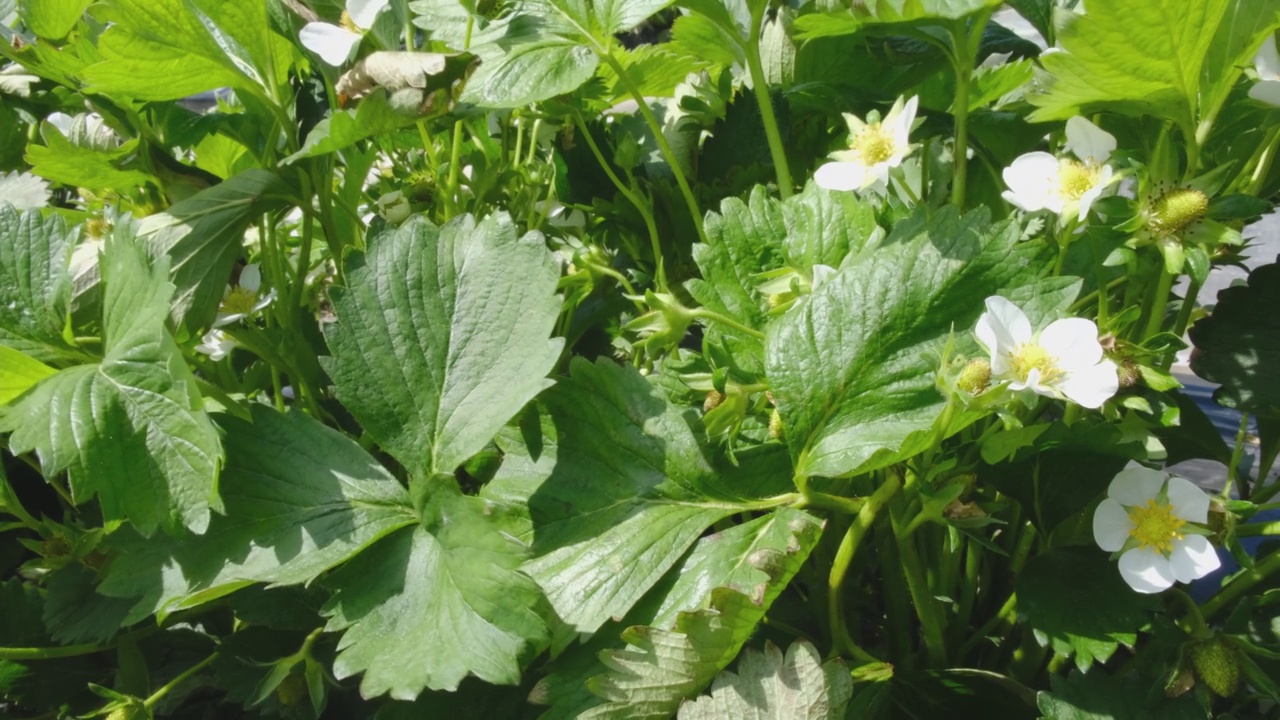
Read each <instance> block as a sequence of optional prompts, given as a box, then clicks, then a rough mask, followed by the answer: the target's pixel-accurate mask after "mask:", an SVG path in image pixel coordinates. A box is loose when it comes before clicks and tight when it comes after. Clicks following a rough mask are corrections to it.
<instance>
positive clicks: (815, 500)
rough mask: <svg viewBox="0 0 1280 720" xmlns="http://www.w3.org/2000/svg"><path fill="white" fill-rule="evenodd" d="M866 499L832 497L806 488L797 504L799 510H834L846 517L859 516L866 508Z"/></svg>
mask: <svg viewBox="0 0 1280 720" xmlns="http://www.w3.org/2000/svg"><path fill="white" fill-rule="evenodd" d="M866 504H867V501H866V500H865V499H858V498H847V497H842V496H840V495H831V494H829V493H824V492H818V491H817V490H810V489H808V488H805V492H804V494H803V495H802V496H801V500H800V502H798V503H796V505H795V507H797V508H807V507H814V508H821V509H823V510H833V511H835V512H839V513H844V514H846V515H857V514H858V513H859V512H861V511H862V508H864V507H866Z"/></svg>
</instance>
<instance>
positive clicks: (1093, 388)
mask: <svg viewBox="0 0 1280 720" xmlns="http://www.w3.org/2000/svg"><path fill="white" fill-rule="evenodd" d="M986 306H987V311H986V312H985V313H983V314H982V317H980V318H978V325H977V327H976V328H975V330H974V334H976V335H977V336H978V342H979V343H980V344H981V345H982V347H983V348H984V349H985V350H986V351H987V352H988V354H989V355H990V362H991V383H992V384H993V385H994V384H999V383H1007V384H1008V388H1009V389H1010V390H1013V391H1015V392H1017V391H1022V390H1029V391H1031V392H1033V393H1035V394H1037V395H1043V396H1045V397H1051V398H1059V399H1064V398H1065V399H1067V400H1070V401H1071V402H1074V403H1075V404H1077V405H1080V406H1081V407H1086V408H1090V409H1097V408H1099V407H1102V404H1103V403H1105V402H1106V401H1107V400H1108V399H1109V398H1110V397H1111V396H1112V395H1115V394H1116V391H1117V390H1119V389H1120V377H1119V373H1118V372H1117V370H1116V365H1115V363H1113V362H1111V361H1110V360H1106V359H1104V358H1103V357H1102V345H1101V344H1099V342H1098V326H1097V325H1094V324H1093V322H1092V321H1090V320H1085V319H1083V318H1066V319H1063V320H1055V321H1053V322H1051V323H1049V325H1047V326H1046V327H1045V328H1044V329H1043V330H1041V331H1040V332H1038V333H1037V332H1033V331H1032V328H1031V321H1030V320H1028V319H1027V316H1026V314H1025V313H1023V312H1022V310H1021V309H1019V308H1018V306H1017V305H1014V304H1013V303H1012V302H1009V301H1008V300H1006V299H1005V298H1002V297H999V296H995V297H989V298H987V302H986Z"/></svg>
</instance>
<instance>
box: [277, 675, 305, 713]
mask: <svg viewBox="0 0 1280 720" xmlns="http://www.w3.org/2000/svg"><path fill="white" fill-rule="evenodd" d="M306 695H307V681H306V678H304V677H302V676H301V675H299V674H297V673H291V674H290V675H289V677H287V678H285V679H284V682H282V683H280V684H279V685H277V686H276V700H279V701H280V704H281V705H284V706H286V707H288V706H290V705H297V704H298V703H299V702H301V701H302V699H303V698H304V697H306Z"/></svg>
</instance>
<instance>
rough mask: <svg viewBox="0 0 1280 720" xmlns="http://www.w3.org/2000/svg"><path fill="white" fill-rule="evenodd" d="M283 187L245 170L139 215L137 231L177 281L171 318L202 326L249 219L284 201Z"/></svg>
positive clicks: (263, 173)
mask: <svg viewBox="0 0 1280 720" xmlns="http://www.w3.org/2000/svg"><path fill="white" fill-rule="evenodd" d="M287 192H288V188H287V186H286V185H285V184H284V182H283V181H282V180H281V179H280V178H279V177H278V176H276V175H275V174H274V173H271V172H268V171H266V170H261V169H253V170H247V171H245V172H243V173H241V174H239V175H237V176H235V177H233V178H230V179H229V180H226V181H225V182H222V183H220V184H218V185H214V186H213V187H211V188H208V189H206V190H202V191H200V192H198V193H196V194H195V195H193V196H192V197H189V198H187V199H186V200H183V201H182V202H179V203H177V204H175V205H173V206H172V207H170V208H169V209H168V210H166V211H164V212H162V213H156V214H155V215H150V216H148V217H146V218H144V219H143V220H142V225H141V226H140V227H139V229H138V236H139V237H140V238H142V239H144V240H146V241H147V242H148V243H149V245H150V247H151V251H152V252H153V253H154V254H157V255H168V256H169V259H170V266H169V269H170V278H171V279H172V281H173V284H174V285H175V286H176V287H177V293H176V295H175V296H174V299H173V304H172V316H173V320H174V322H175V323H186V325H187V327H188V328H189V329H192V330H195V329H198V328H203V327H206V326H208V324H209V323H210V322H212V321H213V318H214V314H215V313H216V312H217V309H218V303H219V301H221V300H222V295H223V293H224V292H225V291H226V288H227V281H228V279H229V278H230V277H231V269H232V267H233V266H234V265H235V262H236V259H237V258H239V257H240V252H241V250H242V247H243V245H244V232H245V230H246V229H247V228H248V227H249V225H250V224H251V223H252V222H254V221H255V220H257V219H260V218H261V217H262V214H263V213H265V212H271V211H273V210H276V209H279V208H281V207H283V206H284V203H285V202H287Z"/></svg>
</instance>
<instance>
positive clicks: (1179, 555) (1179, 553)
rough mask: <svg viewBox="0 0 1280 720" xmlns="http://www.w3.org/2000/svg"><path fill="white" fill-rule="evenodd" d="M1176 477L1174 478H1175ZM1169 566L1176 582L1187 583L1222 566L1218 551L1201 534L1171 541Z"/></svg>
mask: <svg viewBox="0 0 1280 720" xmlns="http://www.w3.org/2000/svg"><path fill="white" fill-rule="evenodd" d="M1175 479H1176V478H1175ZM1169 566H1170V567H1171V568H1172V569H1173V576H1174V577H1175V578H1177V579H1178V582H1184V583H1189V582H1191V581H1192V580H1198V579H1200V578H1202V577H1204V576H1205V575H1208V574H1209V573H1211V572H1213V571H1214V570H1217V569H1218V568H1220V567H1222V560H1221V559H1220V558H1219V557H1218V551H1217V550H1215V549H1214V548H1213V544H1212V543H1210V542H1209V538H1207V537H1205V536H1203V535H1188V536H1186V537H1184V538H1182V539H1181V540H1174V541H1173V550H1172V551H1171V552H1170V553H1169Z"/></svg>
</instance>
